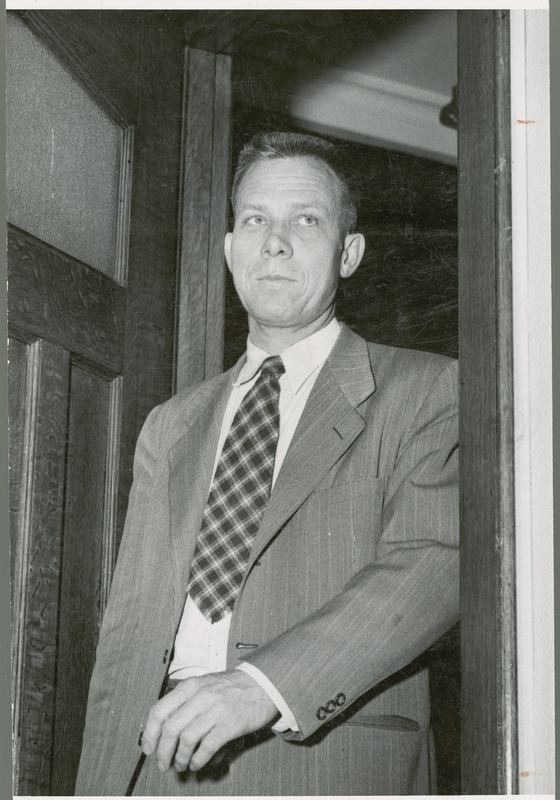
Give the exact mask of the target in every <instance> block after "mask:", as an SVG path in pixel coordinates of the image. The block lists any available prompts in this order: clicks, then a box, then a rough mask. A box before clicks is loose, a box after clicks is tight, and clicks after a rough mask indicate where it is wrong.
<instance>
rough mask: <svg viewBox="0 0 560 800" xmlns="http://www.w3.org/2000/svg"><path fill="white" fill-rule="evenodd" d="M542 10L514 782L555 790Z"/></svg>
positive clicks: (519, 493) (541, 18)
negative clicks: (516, 771) (516, 746)
mask: <svg viewBox="0 0 560 800" xmlns="http://www.w3.org/2000/svg"><path fill="white" fill-rule="evenodd" d="M548 37H549V33H548V11H544V10H523V11H522V10H512V11H511V65H512V68H511V69H512V73H511V76H512V194H513V242H512V244H513V314H514V398H515V416H514V419H515V496H516V511H515V514H516V553H517V555H516V558H517V579H516V583H517V620H518V624H517V636H518V642H517V646H518V713H519V726H518V727H519V771H520V777H519V791H520V793H523V794H538V793H551V794H552V793H553V792H554V778H555V772H554V647H553V612H554V602H553V600H554V597H553V528H552V342H551V261H550V230H551V228H550V157H549V154H550V118H549V47H548V40H549V39H548Z"/></svg>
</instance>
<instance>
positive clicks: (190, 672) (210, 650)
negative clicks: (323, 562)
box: [169, 319, 340, 731]
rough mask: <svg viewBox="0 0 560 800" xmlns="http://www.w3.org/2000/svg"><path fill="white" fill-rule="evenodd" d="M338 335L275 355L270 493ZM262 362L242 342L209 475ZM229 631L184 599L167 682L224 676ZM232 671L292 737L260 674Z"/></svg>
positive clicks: (331, 327) (329, 331) (283, 710)
mask: <svg viewBox="0 0 560 800" xmlns="http://www.w3.org/2000/svg"><path fill="white" fill-rule="evenodd" d="M339 331H340V325H339V323H338V322H337V320H336V319H333V320H331V322H330V323H329V324H328V325H327V326H325V327H324V328H321V330H319V331H317V332H316V333H314V334H312V335H311V336H309V337H308V338H307V339H303V340H302V341H300V342H297V343H296V344H294V345H292V346H291V347H288V348H287V349H286V350H284V351H283V352H282V353H280V356H281V357H282V361H283V363H284V368H285V372H284V374H283V375H282V376H281V378H280V399H279V411H280V431H279V435H278V444H277V447H276V457H275V461H274V473H273V476H272V487H274V483H275V482H276V478H277V477H278V473H279V471H280V467H281V466H282V462H283V461H284V457H285V455H286V453H287V451H288V447H289V446H290V442H291V441H292V437H293V435H294V432H295V430H296V427H297V424H298V422H299V420H300V417H301V414H302V412H303V409H304V407H305V404H306V402H307V399H308V398H309V394H310V392H311V389H312V388H313V385H314V383H315V381H316V379H317V376H318V374H319V372H320V369H321V367H322V366H323V364H324V363H325V361H326V360H327V358H328V356H329V354H330V352H331V350H332V349H333V347H334V344H335V342H336V339H337V338H338V334H339ZM268 357H269V353H266V352H265V351H264V350H261V349H260V348H258V347H256V346H255V345H254V344H253V343H252V342H251V341H250V339H248V340H247V361H246V362H245V364H244V366H243V368H242V370H241V372H240V373H239V377H238V378H237V381H236V382H235V383H234V384H233V388H232V392H231V395H230V397H229V400H228V404H227V406H226V410H225V414H224V418H223V421H222V428H221V431H220V438H219V440H218V447H217V450H216V458H215V461H214V473H215V471H216V468H217V466H218V462H219V460H220V456H221V453H222V449H223V446H224V443H225V440H226V438H227V435H228V433H229V429H230V427H231V424H232V422H233V419H234V417H235V414H236V412H237V409H238V408H239V406H240V404H241V402H242V400H243V398H244V397H245V395H246V394H247V392H248V391H249V389H250V388H251V387H252V386H253V385H254V384H255V382H256V380H257V378H258V376H259V374H260V368H261V364H262V362H263V361H264V360H265V358H268ZM212 480H213V478H212ZM230 625H231V613H229V614H226V616H225V617H223V618H222V619H221V620H219V622H216V623H212V622H210V621H209V620H207V619H206V617H205V616H204V615H203V614H202V612H201V611H200V610H199V608H198V606H197V605H196V604H195V602H194V601H193V600H192V599H191V598H190V597H189V596H187V600H186V603H185V608H184V610H183V615H182V618H181V622H180V624H179V629H178V631H177V636H176V638H175V646H174V653H173V660H172V662H171V665H170V667H169V677H170V678H172V679H174V680H183V679H184V678H190V677H193V676H196V675H205V674H207V673H208V672H223V671H225V669H226V656H227V643H228V636H229V629H230ZM237 669H241V670H243V671H244V672H247V673H248V674H249V675H251V677H253V678H254V679H255V680H256V681H257V683H258V684H259V685H260V686H261V687H262V688H263V689H264V690H265V691H266V692H267V693H268V695H269V696H270V698H271V699H272V701H273V702H274V703H275V705H276V706H277V708H278V710H279V711H280V714H281V718H280V720H278V722H277V723H276V725H275V726H274V730H275V731H282V730H287V729H288V728H290V729H292V730H296V731H297V730H298V727H297V723H296V720H295V718H294V716H293V714H292V712H291V711H290V709H289V707H288V706H287V705H286V703H285V702H284V700H283V698H282V696H281V695H280V693H279V692H278V690H277V689H276V687H275V686H274V685H273V684H272V683H271V682H270V681H269V680H268V678H267V677H266V676H265V675H264V674H263V673H262V672H261V670H259V669H258V668H257V667H254V666H253V665H252V664H248V663H246V662H242V663H241V664H239V665H238V666H237Z"/></svg>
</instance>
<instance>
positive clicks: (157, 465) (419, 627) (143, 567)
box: [76, 326, 459, 795]
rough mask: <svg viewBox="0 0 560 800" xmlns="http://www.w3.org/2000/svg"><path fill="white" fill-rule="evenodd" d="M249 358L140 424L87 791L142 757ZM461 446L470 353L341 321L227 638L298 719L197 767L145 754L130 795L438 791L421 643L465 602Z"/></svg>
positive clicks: (99, 670)
mask: <svg viewBox="0 0 560 800" xmlns="http://www.w3.org/2000/svg"><path fill="white" fill-rule="evenodd" d="M242 362H243V359H242V360H241V361H240V362H239V363H238V364H237V365H236V366H235V367H234V368H233V369H232V370H230V371H229V372H226V373H224V374H222V375H220V376H218V377H217V378H214V379H212V380H210V381H207V382H204V383H202V384H199V385H197V386H195V387H192V388H189V389H188V390H186V391H184V392H181V393H179V394H177V395H176V396H175V397H173V398H172V399H171V400H169V401H168V402H166V403H164V404H163V405H162V406H159V407H157V408H156V409H154V410H153V411H152V412H151V414H150V415H149V417H148V419H147V421H146V423H145V425H144V428H143V430H142V433H141V436H140V438H139V441H138V445H137V451H136V455H135V465H134V482H133V486H132V490H131V496H130V503H129V511H128V516H127V521H126V526H125V531H124V535H123V540H122V544H121V548H120V553H119V558H118V563H117V567H116V570H115V576H114V580H113V586H112V590H111V596H110V599H109V603H108V607H107V610H106V613H105V616H104V620H103V625H102V629H101V634H100V640H99V646H98V654H97V662H96V666H95V669H94V673H93V677H92V681H91V687H90V697H89V703H88V712H87V719H86V727H85V733H84V742H83V751H82V759H81V763H80V771H79V776H78V783H77V787H76V793H77V794H84V795H115V794H116V795H122V794H124V792H125V790H126V787H127V785H128V782H129V780H130V777H131V775H132V773H133V772H134V770H135V767H136V765H137V762H138V757H139V755H140V746H139V734H140V731H141V729H142V726H143V724H144V722H145V719H146V717H147V714H148V711H149V709H150V707H151V706H152V705H153V703H154V702H155V701H156V700H157V698H158V695H159V693H160V689H161V686H162V682H163V681H164V678H165V674H166V670H167V668H168V664H169V659H170V654H171V650H172V647H173V641H174V637H175V633H176V630H177V627H178V624H179V621H180V618H181V613H182V610H183V605H184V601H185V587H186V585H187V580H188V576H189V569H190V563H191V559H192V556H193V552H194V548H195V542H196V537H197V535H198V533H199V530H200V524H201V520H202V514H203V511H204V506H205V503H206V500H207V496H208V491H209V487H210V480H211V473H212V467H213V461H214V457H215V452H216V445H217V440H218V436H219V432H220V426H221V420H222V417H223V413H224V409H225V405H226V403H227V399H228V396H229V393H230V391H231V386H232V383H233V381H234V380H235V378H236V376H237V374H238V373H239V370H240V368H241V366H242ZM456 448H457V365H456V362H455V361H453V360H451V359H447V358H445V357H443V356H438V355H434V354H427V353H420V352H416V351H409V350H403V349H397V348H392V347H387V346H384V345H378V344H371V343H366V342H365V341H364V340H363V339H362V338H361V337H359V336H357V335H356V334H354V333H352V332H351V331H350V330H349V329H348V328H346V327H344V326H343V329H342V331H341V334H340V336H339V339H338V340H337V343H336V345H335V347H334V349H333V351H332V353H331V355H330V356H329V358H328V360H327V362H326V363H325V365H324V366H323V368H322V370H321V373H320V375H319V377H318V379H317V381H316V383H315V386H314V388H313V390H312V393H311V395H310V398H309V400H308V402H307V405H306V407H305V409H304V412H303V414H302V417H301V420H300V423H299V425H298V428H297V430H296V432H295V434H294V438H293V441H292V443H291V446H290V449H289V451H288V453H287V455H286V458H285V461H284V463H283V465H282V468H281V470H280V473H279V475H278V478H277V481H276V484H275V487H274V490H273V492H272V495H271V497H270V500H269V502H268V505H267V508H266V511H265V513H264V516H263V518H262V523H261V526H260V529H259V532H258V534H257V537H256V540H255V543H254V546H253V549H252V553H251V558H250V561H249V566H248V569H247V573H246V576H245V578H244V582H243V586H242V589H241V592H240V594H239V596H238V599H237V601H236V603H235V607H234V611H233V617H232V623H231V632H230V637H229V645H228V665H229V667H230V668H231V667H234V666H235V664H237V663H239V659H240V658H245V659H247V660H248V661H251V662H252V663H253V664H255V665H256V666H257V667H259V668H260V669H261V670H262V671H263V672H264V673H265V674H266V675H267V676H268V677H269V678H270V680H271V681H272V682H273V683H274V684H275V685H276V687H277V688H278V690H279V691H280V692H281V694H282V695H283V697H284V699H285V700H286V702H287V703H288V705H289V706H290V708H291V709H292V711H293V712H294V714H295V717H296V720H297V722H298V725H299V733H293V732H288V733H286V734H283V735H281V736H278V735H275V734H273V733H271V732H270V730H268V729H265V730H263V731H260V732H258V733H256V734H253V735H252V736H247V737H244V738H243V739H240V740H236V742H234V743H232V744H231V745H230V746H229V748H228V754H227V758H226V759H225V761H224V762H222V767H221V768H215V769H212V768H208V770H206V771H202V773H199V774H198V775H197V776H195V775H188V777H187V778H185V776H184V775H183V776H177V775H176V773H175V772H174V770H171V771H169V772H168V773H166V774H164V775H163V776H161V775H160V774H159V772H158V770H157V768H156V767H154V765H153V763H152V762H153V759H148V761H147V762H146V764H145V765H144V768H143V769H142V772H141V774H140V778H139V780H138V783H137V786H136V789H135V793H136V794H140V795H142V794H144V795H160V794H210V795H225V794H233V795H244V794H246V795H258V794H260V795H262V794H265V795H266V794H268V795H289V794H292V795H293V794H296V795H306V794H307V795H309V794H327V795H330V794H413V793H421V794H426V793H429V792H430V791H431V790H432V788H433V786H432V783H431V782H432V781H433V751H432V748H431V737H430V721H429V698H428V682H427V672H426V669H425V668H424V667H423V665H422V659H421V658H419V656H420V654H421V653H422V652H423V651H424V650H425V649H426V648H427V647H428V646H429V645H430V644H431V643H432V642H434V641H435V640H436V639H437V638H438V637H439V636H440V635H441V634H443V633H444V632H445V630H446V629H447V628H448V627H449V626H451V625H452V624H453V623H454V622H455V621H456V620H457V618H458V613H459V569H458V492H457V452H456ZM240 642H241V643H252V644H257V645H258V647H257V648H255V649H252V650H249V651H247V650H245V649H239V648H237V647H236V645H237V643H240Z"/></svg>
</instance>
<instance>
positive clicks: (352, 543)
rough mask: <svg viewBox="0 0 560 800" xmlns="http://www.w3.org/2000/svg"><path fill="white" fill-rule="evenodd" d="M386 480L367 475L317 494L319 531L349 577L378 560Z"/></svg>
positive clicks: (315, 504)
mask: <svg viewBox="0 0 560 800" xmlns="http://www.w3.org/2000/svg"><path fill="white" fill-rule="evenodd" d="M385 490H386V479H385V478H374V477H370V476H365V477H361V478H358V479H356V480H355V481H352V482H351V483H344V484H337V485H334V486H330V487H328V488H324V489H320V490H319V491H317V492H316V493H315V497H314V503H313V510H314V513H315V514H316V516H317V522H318V529H319V531H321V535H322V536H324V537H326V538H327V540H328V548H329V550H330V551H331V556H332V559H333V562H334V561H336V559H337V558H340V559H341V561H342V563H344V564H345V565H346V570H348V573H349V574H348V575H347V576H346V577H347V578H349V577H351V575H352V574H354V573H356V572H357V571H358V570H360V569H361V568H362V567H363V566H365V565H366V564H369V563H370V562H371V561H373V560H374V559H375V557H376V549H377V543H378V541H379V538H380V536H381V532H382V524H383V501H384V496H385Z"/></svg>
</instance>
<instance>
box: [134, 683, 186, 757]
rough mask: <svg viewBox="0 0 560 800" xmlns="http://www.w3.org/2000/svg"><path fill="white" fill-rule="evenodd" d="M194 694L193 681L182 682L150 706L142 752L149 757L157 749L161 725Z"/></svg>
mask: <svg viewBox="0 0 560 800" xmlns="http://www.w3.org/2000/svg"><path fill="white" fill-rule="evenodd" d="M195 692H196V684H195V683H194V681H193V682H192V683H191V682H190V681H184V682H183V683H181V684H179V686H177V688H176V689H174V690H173V691H172V692H169V694H167V695H166V696H165V697H163V698H162V699H161V700H158V702H157V703H156V704H155V705H154V706H152V708H151V710H150V713H149V715H148V719H147V721H146V727H145V728H144V736H143V738H142V751H143V752H144V753H145V754H146V755H147V756H149V755H151V754H152V753H153V752H154V750H155V749H156V747H157V744H158V741H159V738H160V735H161V730H162V726H163V724H164V723H165V722H166V721H167V720H168V719H169V717H170V716H171V715H172V714H173V713H174V712H175V711H176V710H177V709H179V708H180V707H181V706H182V705H183V704H184V703H185V702H187V701H188V700H189V699H190V698H191V697H192V696H193V695H194V694H195Z"/></svg>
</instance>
